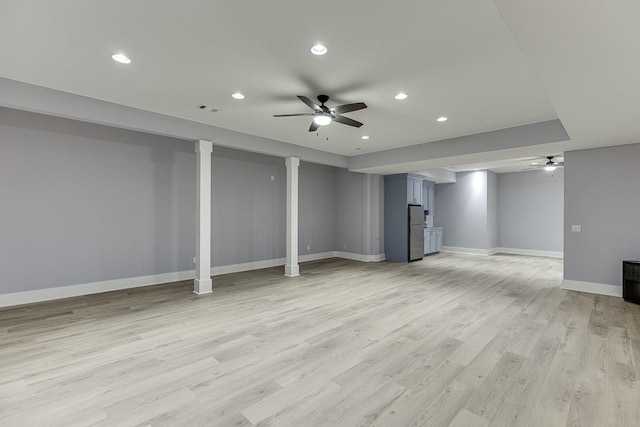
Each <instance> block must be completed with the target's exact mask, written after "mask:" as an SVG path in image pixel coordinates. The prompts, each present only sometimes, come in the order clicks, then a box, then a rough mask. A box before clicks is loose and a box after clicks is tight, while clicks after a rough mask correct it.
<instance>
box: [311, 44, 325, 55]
mask: <svg viewBox="0 0 640 427" xmlns="http://www.w3.org/2000/svg"><path fill="white" fill-rule="evenodd" d="M327 50H328V49H327V47H326V46H325V45H323V44H320V43H316V44H314V45H313V46H311V53H313V54H314V55H318V56H320V55H324V54H325V53H327Z"/></svg>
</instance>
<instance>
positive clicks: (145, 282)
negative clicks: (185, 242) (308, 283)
mask: <svg viewBox="0 0 640 427" xmlns="http://www.w3.org/2000/svg"><path fill="white" fill-rule="evenodd" d="M336 257H337V258H346V259H352V260H356V261H363V262H377V261H384V259H385V258H384V254H379V255H361V254H353V253H350V252H339V251H331V252H322V253H317V254H306V255H300V256H299V257H298V259H299V261H300V262H308V261H316V260H320V259H327V258H336ZM284 264H285V258H276V259H267V260H263V261H254V262H245V263H242V264H232V265H222V266H218V267H212V268H211V275H212V276H219V275H222V274H229V273H238V272H241V271H249V270H259V269H261V268H270V267H278V266H282V265H284ZM195 275H196V273H195V270H186V271H178V272H174V273H164V274H153V275H150V276H139V277H129V278H125V279H114V280H105V281H102V282H93V283H83V284H78V285H70V286H60V287H57V288H48V289H37V290H33V291H24V292H15V293H11V294H0V307H10V306H14V305H21V304H31V303H35V302H42V301H52V300H56V299H62V298H71V297H78V296H82V295H91V294H99V293H102V292H111V291H119V290H123V289H133V288H141V287H144V286H154V285H161V284H164V283H170V282H179V281H181V280H191V279H193V278H194V277H195Z"/></svg>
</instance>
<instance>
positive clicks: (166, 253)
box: [0, 108, 195, 293]
mask: <svg viewBox="0 0 640 427" xmlns="http://www.w3.org/2000/svg"><path fill="white" fill-rule="evenodd" d="M193 151H194V149H193V144H192V143H187V142H184V141H179V140H175V139H170V138H164V137H158V136H151V135H146V134H142V133H136V132H132V131H126V130H120V129H114V128H109V127H105V126H99V125H93V124H87V123H81V122H76V121H72V120H66V119H60V118H53V117H49V116H43V115H38V114H34V113H26V112H19V111H16V110H9V109H4V108H0V199H1V200H2V209H0V271H1V272H2V273H1V276H0V293H10V292H17V291H25V290H33V289H41V288H48V287H57V286H64V285H73V284H79V283H89V282H97V281H103V280H109V279H119V278H125V277H134V276H145V275H151V274H160V273H168V272H174V271H181V270H189V269H192V268H193V265H192V262H191V258H192V257H193V255H194V252H195V250H194V246H195V168H194V164H195V153H194V152H193Z"/></svg>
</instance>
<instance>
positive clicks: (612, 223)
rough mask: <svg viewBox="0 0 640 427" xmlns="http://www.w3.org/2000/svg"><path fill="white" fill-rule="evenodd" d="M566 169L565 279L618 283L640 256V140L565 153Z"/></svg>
mask: <svg viewBox="0 0 640 427" xmlns="http://www.w3.org/2000/svg"><path fill="white" fill-rule="evenodd" d="M564 174H565V182H564V185H565V191H564V194H565V212H564V214H565V215H564V218H565V219H564V224H565V227H564V277H565V279H569V280H578V281H585V282H594V283H603V284H609V285H620V284H621V283H622V260H625V259H640V144H634V145H626V146H620V147H609V148H598V149H593V150H583V151H571V152H567V153H565V170H564ZM571 224H579V225H581V226H582V232H581V233H572V232H571Z"/></svg>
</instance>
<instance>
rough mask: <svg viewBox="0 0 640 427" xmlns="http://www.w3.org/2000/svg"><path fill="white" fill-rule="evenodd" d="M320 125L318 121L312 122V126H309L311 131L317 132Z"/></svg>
mask: <svg viewBox="0 0 640 427" xmlns="http://www.w3.org/2000/svg"><path fill="white" fill-rule="evenodd" d="M319 127H320V126H319V125H318V124H317V123H316V122H311V127H310V128H309V132H315V131H317V130H318V128H319Z"/></svg>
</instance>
